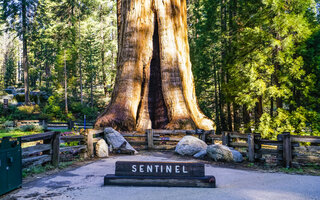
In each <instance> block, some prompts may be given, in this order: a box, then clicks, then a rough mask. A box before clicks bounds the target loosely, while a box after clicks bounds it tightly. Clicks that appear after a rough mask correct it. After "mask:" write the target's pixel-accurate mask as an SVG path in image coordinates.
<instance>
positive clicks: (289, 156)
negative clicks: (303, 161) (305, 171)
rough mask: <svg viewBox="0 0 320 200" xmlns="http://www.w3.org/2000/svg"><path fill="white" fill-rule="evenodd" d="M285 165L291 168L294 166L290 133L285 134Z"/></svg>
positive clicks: (283, 135)
mask: <svg viewBox="0 0 320 200" xmlns="http://www.w3.org/2000/svg"><path fill="white" fill-rule="evenodd" d="M282 139H283V154H282V155H283V164H284V167H286V168H290V167H291V164H292V148H291V137H290V133H283V134H282Z"/></svg>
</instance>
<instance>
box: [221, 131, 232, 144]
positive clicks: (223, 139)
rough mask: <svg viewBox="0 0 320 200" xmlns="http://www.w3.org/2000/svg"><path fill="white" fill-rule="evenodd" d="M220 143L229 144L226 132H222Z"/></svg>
mask: <svg viewBox="0 0 320 200" xmlns="http://www.w3.org/2000/svg"><path fill="white" fill-rule="evenodd" d="M222 144H223V145H226V146H230V139H229V133H228V132H222Z"/></svg>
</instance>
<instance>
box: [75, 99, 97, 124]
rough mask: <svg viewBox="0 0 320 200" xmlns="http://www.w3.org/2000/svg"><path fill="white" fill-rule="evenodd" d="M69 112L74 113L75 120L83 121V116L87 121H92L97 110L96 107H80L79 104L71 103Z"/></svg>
mask: <svg viewBox="0 0 320 200" xmlns="http://www.w3.org/2000/svg"><path fill="white" fill-rule="evenodd" d="M70 112H72V113H74V116H75V118H76V119H83V117H84V115H85V116H86V119H87V120H90V121H93V120H95V119H96V117H97V114H98V109H97V108H96V107H88V106H86V105H81V103H80V102H72V103H71V106H70Z"/></svg>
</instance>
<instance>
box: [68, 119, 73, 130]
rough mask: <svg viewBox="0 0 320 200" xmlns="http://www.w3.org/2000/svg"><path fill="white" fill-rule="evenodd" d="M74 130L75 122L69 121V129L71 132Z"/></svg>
mask: <svg viewBox="0 0 320 200" xmlns="http://www.w3.org/2000/svg"><path fill="white" fill-rule="evenodd" d="M73 128H74V121H72V120H70V121H68V129H69V130H71V129H73Z"/></svg>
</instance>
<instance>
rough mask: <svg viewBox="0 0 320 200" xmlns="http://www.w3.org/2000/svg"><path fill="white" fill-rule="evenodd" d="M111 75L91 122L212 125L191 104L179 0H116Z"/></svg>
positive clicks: (132, 126)
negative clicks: (107, 99)
mask: <svg viewBox="0 0 320 200" xmlns="http://www.w3.org/2000/svg"><path fill="white" fill-rule="evenodd" d="M118 33H119V34H118V44H119V50H118V60H117V66H118V69H117V77H116V83H115V88H114V91H113V95H112V100H111V103H110V104H109V106H108V107H107V108H106V110H105V111H104V112H103V113H102V114H101V115H100V116H99V117H98V119H97V121H96V124H95V125H96V127H106V126H112V127H114V128H117V129H121V130H144V129H148V128H167V129H194V128H196V127H197V128H201V129H206V130H208V129H213V126H214V125H213V122H212V121H211V120H209V119H208V118H206V117H205V116H204V115H203V114H202V112H201V111H200V109H199V107H198V105H197V99H196V96H195V89H194V83H193V75H192V71H191V63H190V58H189V45H188V36H187V9H186V1H185V0H152V1H144V0H118Z"/></svg>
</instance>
